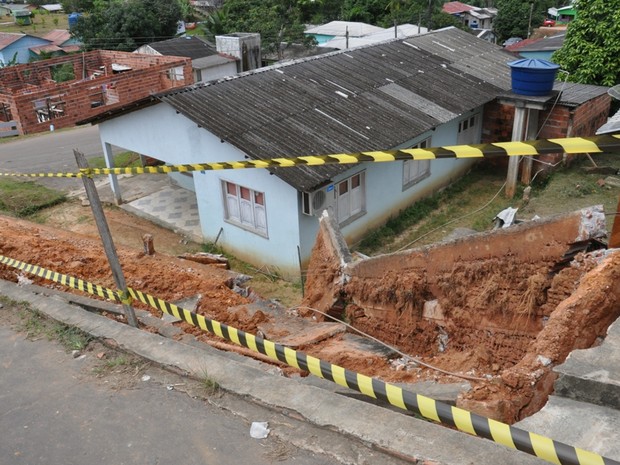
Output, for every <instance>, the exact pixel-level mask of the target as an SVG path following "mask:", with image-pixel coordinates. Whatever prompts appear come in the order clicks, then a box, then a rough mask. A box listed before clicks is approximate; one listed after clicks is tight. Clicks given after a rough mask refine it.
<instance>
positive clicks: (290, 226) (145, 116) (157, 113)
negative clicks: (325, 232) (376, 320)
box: [99, 103, 482, 277]
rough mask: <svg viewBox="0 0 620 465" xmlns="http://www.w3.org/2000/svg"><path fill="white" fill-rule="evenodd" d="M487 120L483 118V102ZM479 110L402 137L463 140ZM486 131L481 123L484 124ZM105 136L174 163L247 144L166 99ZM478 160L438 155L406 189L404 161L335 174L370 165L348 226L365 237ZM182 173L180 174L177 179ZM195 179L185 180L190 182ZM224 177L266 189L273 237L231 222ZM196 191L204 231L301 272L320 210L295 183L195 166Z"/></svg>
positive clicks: (209, 158)
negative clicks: (359, 206) (227, 139)
mask: <svg viewBox="0 0 620 465" xmlns="http://www.w3.org/2000/svg"><path fill="white" fill-rule="evenodd" d="M479 111H480V120H482V109H481V108H480V109H479ZM473 113H474V112H471V113H467V114H463V115H461V116H460V117H459V118H457V119H455V120H454V121H451V122H449V123H447V124H444V125H442V126H441V127H439V128H437V129H436V130H435V131H432V132H429V133H427V134H425V135H423V136H421V137H419V138H416V139H413V140H411V141H408V142H407V143H404V144H402V147H411V146H413V145H414V144H416V143H418V142H419V141H421V140H423V139H425V138H426V137H428V136H430V137H431V138H432V140H431V143H432V145H433V146H444V145H456V143H457V142H456V139H457V130H458V123H459V121H460V120H463V119H466V118H469V117H470V116H471V115H472V114H473ZM477 131H478V132H477V134H478V139H477V140H479V137H480V127H478V130H477ZM99 132H100V135H101V139H102V141H103V142H107V143H110V144H113V145H116V146H119V147H122V148H124V149H127V150H133V151H136V152H139V153H142V154H144V155H148V156H151V157H154V158H157V159H160V160H163V161H165V162H166V163H169V164H185V163H206V162H215V161H233V160H243V159H244V156H243V153H242V152H241V151H239V150H238V149H236V148H235V147H233V146H232V145H230V144H228V143H222V142H220V140H219V138H217V137H215V136H214V135H213V134H211V133H209V132H208V131H206V130H204V129H202V128H199V127H198V126H197V125H196V124H195V123H193V122H192V121H190V120H189V119H187V118H186V117H184V116H183V115H181V114H177V113H176V111H175V110H174V109H173V108H172V107H170V106H169V105H167V104H165V103H161V104H158V105H155V106H152V107H148V108H145V109H143V110H140V111H135V112H132V113H128V114H126V115H122V116H120V117H117V118H115V119H112V120H108V121H105V122H103V123H101V124H100V125H99ZM475 161H476V160H475V159H464V160H457V159H445V160H433V161H431V176H430V177H428V178H426V179H424V180H422V181H421V182H419V183H418V184H416V185H414V186H412V187H411V188H409V189H406V190H403V188H402V177H403V163H402V162H392V163H372V164H369V163H366V164H363V165H355V166H352V167H351V169H349V170H347V171H346V172H345V173H342V174H341V175H339V176H338V177H337V178H335V179H334V180H333V181H334V184H336V183H338V182H339V181H342V180H344V179H346V178H348V177H349V176H351V175H353V174H355V173H357V172H359V171H360V170H362V169H365V170H366V214H365V215H364V216H362V217H361V218H358V219H357V220H355V221H353V222H352V223H350V224H348V225H346V226H344V227H343V228H342V232H343V234H344V236H345V238H347V240H348V241H349V242H355V241H358V240H359V239H361V238H362V237H363V236H364V235H365V234H367V233H368V232H369V230H371V229H372V228H374V227H377V226H380V225H381V224H383V223H384V222H385V221H386V220H387V219H388V218H389V217H390V216H392V215H396V214H398V211H399V210H402V209H403V208H406V207H407V206H409V205H411V204H412V203H413V202H415V201H416V200H419V199H420V198H423V197H424V196H427V195H429V194H431V193H433V192H435V191H437V190H439V189H440V188H443V187H445V186H446V185H447V184H449V183H450V182H452V181H453V180H455V179H457V178H458V177H459V176H461V175H462V174H463V173H464V172H466V171H467V170H468V169H470V167H471V166H472V165H473V163H474V162H475ZM179 176H180V175H178V174H177V175H175V178H178V177H179ZM188 179H189V178H187V177H185V178H184V179H182V181H183V182H185V183H186V182H187V180H188ZM222 180H227V181H230V182H233V183H235V184H239V185H242V186H245V187H248V188H250V189H253V190H255V191H259V192H264V194H265V204H266V212H267V228H268V238H266V237H263V236H261V235H258V234H256V233H253V232H251V231H248V230H245V229H243V228H242V227H240V226H238V225H235V224H232V223H229V222H227V221H225V219H224V218H225V213H224V212H225V211H224V194H223V190H222V186H221V182H222ZM193 181H194V184H193V190H195V192H196V197H197V199H198V207H199V212H200V221H201V227H202V231H203V235H204V237H205V239H206V240H207V241H213V240H214V239H215V238H216V236H217V235H218V233H219V231H220V228H222V234H221V235H220V238H219V241H218V244H220V245H222V246H224V247H225V248H226V249H227V250H228V251H230V252H231V253H232V254H234V255H236V256H238V257H239V258H241V259H242V260H246V261H248V262H250V263H253V264H254V265H255V266H257V267H260V266H262V265H268V266H269V267H270V269H271V270H275V269H276V268H277V269H278V270H279V271H280V272H281V273H282V274H283V275H284V276H289V277H290V276H298V275H299V259H298V254H297V246H298V245H299V246H300V248H301V257H302V261H305V260H307V259H308V258H309V256H310V252H311V249H312V246H313V245H314V241H315V238H316V234H317V231H318V220H317V218H316V217H312V216H307V215H304V214H302V213H301V212H300V194H299V192H297V191H296V190H295V189H294V188H293V187H291V186H290V185H288V184H286V183H285V182H284V181H282V180H280V179H279V178H277V177H276V176H272V175H270V174H269V172H268V171H266V170H263V169H247V170H221V171H208V172H200V173H198V172H195V173H194V178H193Z"/></svg>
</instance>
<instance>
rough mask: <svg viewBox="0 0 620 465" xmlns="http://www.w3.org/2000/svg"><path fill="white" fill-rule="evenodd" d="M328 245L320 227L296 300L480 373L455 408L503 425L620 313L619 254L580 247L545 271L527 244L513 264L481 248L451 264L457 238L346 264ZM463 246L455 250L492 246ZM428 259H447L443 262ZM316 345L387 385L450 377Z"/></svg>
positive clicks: (534, 401)
mask: <svg viewBox="0 0 620 465" xmlns="http://www.w3.org/2000/svg"><path fill="white" fill-rule="evenodd" d="M551 227H554V226H553V225H552V226H551ZM556 227H557V226H556ZM324 229H325V228H324ZM527 234H536V232H535V231H534V232H532V231H530V232H527ZM511 240H514V238H513V239H511ZM332 241H333V235H332V236H330V234H329V233H323V236H322V237H321V236H320V237H319V239H318V240H317V243H316V244H315V247H314V249H313V254H312V263H311V265H310V268H309V270H308V281H307V286H306V296H305V299H304V305H306V306H307V307H309V308H314V309H319V310H321V311H323V312H326V313H329V314H331V315H334V316H335V315H339V316H341V317H342V316H343V317H344V318H345V319H346V320H348V321H349V322H350V323H351V324H352V325H353V326H354V327H355V328H357V329H359V330H362V331H364V332H366V333H368V334H370V335H372V336H374V337H376V338H377V339H379V340H382V341H384V342H387V343H389V344H391V345H393V346H394V347H397V348H398V349H399V350H400V351H402V352H404V353H406V354H408V355H411V356H413V357H417V358H419V359H420V360H421V361H422V362H424V363H428V364H430V365H432V366H434V367H437V368H440V369H443V370H446V371H448V372H450V373H454V374H458V375H459V376H462V375H464V376H467V377H475V378H478V379H479V381H472V382H471V384H472V389H471V390H470V391H469V392H466V393H463V394H461V396H460V397H459V399H458V400H457V405H458V406H461V407H463V408H466V409H468V410H471V411H474V412H476V413H478V414H481V415H485V416H488V417H491V418H494V419H498V420H502V421H505V422H508V423H514V422H515V421H518V420H519V419H522V418H524V417H526V416H529V415H531V414H532V413H534V412H536V411H538V410H539V409H540V408H541V407H542V406H543V405H544V404H545V402H546V400H547V397H548V395H549V393H551V392H552V388H553V382H554V380H555V375H554V373H553V372H552V368H553V366H554V365H558V364H560V363H562V362H563V361H564V360H565V359H566V357H567V355H568V354H569V353H570V352H571V351H572V350H573V349H581V348H588V347H592V346H593V345H595V344H596V343H598V342H600V340H602V338H604V336H605V334H606V331H607V327H608V326H609V325H610V324H611V323H612V322H613V321H614V320H615V319H616V318H618V316H620V250H619V249H614V250H599V251H595V252H591V253H588V254H583V253H581V254H578V255H577V256H576V257H575V258H574V259H573V261H572V262H571V263H570V265H569V266H567V267H566V268H564V269H562V270H560V271H559V272H557V273H554V272H551V270H552V268H553V265H554V264H555V261H552V260H550V257H551V256H552V254H550V253H546V252H543V250H542V247H540V246H539V248H538V249H533V250H534V253H533V254H531V256H528V255H527V253H529V252H528V251H527V249H526V255H525V259H523V256H524V255H523V254H521V255H520V257H521V259H520V260H517V258H516V255H518V254H515V255H511V254H509V253H504V254H500V255H499V256H493V253H489V254H486V251H485V252H484V253H483V254H480V255H485V256H484V258H479V259H471V258H468V259H461V258H460V256H459V255H458V254H457V255H454V251H455V250H456V251H458V250H459V249H458V245H457V246H455V247H453V248H450V247H449V246H448V247H437V248H433V249H432V250H430V249H429V250H426V251H424V250H421V251H419V252H415V251H412V252H411V253H410V254H406V253H401V254H393V255H386V256H380V257H374V258H373V259H370V260H365V261H362V262H353V263H350V264H345V263H344V262H346V257H345V259H344V260H343V258H342V257H340V256H339V255H338V253H339V252H338V251H337V250H336V249H337V247H332V245H331V243H332ZM507 241H508V242H510V240H509V239H507V238H500V239H499V240H498V242H499V243H500V244H501V243H504V244H505V243H506V242H507ZM539 243H540V242H539ZM464 244H465V245H464V246H463V247H462V248H461V249H460V251H461V252H463V253H464V254H465V255H466V253H465V252H464V251H467V250H468V251H469V252H471V250H473V249H474V248H477V249H480V250H487V249H489V248H488V246H489V244H490V245H493V243H492V240H489V242H487V243H485V244H483V245H480V243H475V242H471V243H469V242H466V243H464ZM468 244H474V245H468ZM476 244H478V245H476ZM546 245H547V246H552V244H551V242H550V241H547V244H546ZM553 247H555V246H553ZM562 247H566V248H568V245H565V246H562ZM555 248H557V249H561V250H565V249H562V248H561V247H559V246H558V247H555ZM491 249H492V247H491ZM506 249H507V247H506V246H505V247H503V250H504V251H506ZM515 249H516V247H515ZM500 250H502V249H500ZM513 250H514V249H513ZM469 252H468V253H469ZM450 253H452V254H453V256H452V258H451V259H448V257H447V255H446V254H450ZM470 255H471V254H470ZM473 255H475V253H474V254H473ZM429 256H432V257H433V258H432V259H430V258H429ZM559 256H560V257H561V256H562V254H560V255H559ZM438 257H443V258H444V259H443V260H442V259H441V258H438ZM556 260H557V258H556ZM437 261H441V262H443V263H454V265H451V267H450V266H448V267H444V268H443V269H442V267H441V265H437ZM364 262H369V263H370V264H369V265H367V266H365V265H364ZM360 264H361V267H360V266H357V268H356V265H360ZM305 314H306V315H311V314H312V312H311V311H309V310H308V311H306V312H305ZM317 351H318V352H317V353H318V355H319V356H321V357H324V358H326V359H328V360H332V361H334V362H336V363H343V364H345V363H346V366H348V367H350V368H351V369H357V370H359V371H360V372H362V373H367V372H368V371H369V370H371V371H372V372H373V374H375V375H377V376H379V377H381V378H382V379H384V380H387V381H398V382H416V381H419V380H428V379H431V380H436V381H439V382H455V381H458V379H457V378H456V377H452V376H445V375H444V374H442V373H440V372H438V371H435V370H431V369H427V368H425V367H424V366H417V367H415V366H413V367H411V366H410V367H409V369H402V370H399V371H395V370H394V369H392V370H385V369H383V366H382V365H381V362H380V361H378V360H370V359H369V360H358V361H357V362H352V361H350V360H348V355H349V354H346V353H344V354H339V353H338V347H337V346H333V345H331V344H327V345H325V347H323V348H318V349H317ZM339 360H341V361H340V362H339Z"/></svg>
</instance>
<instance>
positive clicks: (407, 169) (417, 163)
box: [403, 125, 460, 190]
mask: <svg viewBox="0 0 620 465" xmlns="http://www.w3.org/2000/svg"><path fill="white" fill-rule="evenodd" d="M459 126H460V125H459ZM429 146H430V138H428V139H424V140H423V141H421V142H420V143H418V144H416V145H414V146H413V147H411V148H418V149H425V148H428V147H429ZM430 175H431V161H430V160H405V161H404V162H403V190H405V189H409V188H410V187H411V186H413V185H414V184H417V183H419V182H420V181H421V180H422V179H424V178H427V177H429V176H430Z"/></svg>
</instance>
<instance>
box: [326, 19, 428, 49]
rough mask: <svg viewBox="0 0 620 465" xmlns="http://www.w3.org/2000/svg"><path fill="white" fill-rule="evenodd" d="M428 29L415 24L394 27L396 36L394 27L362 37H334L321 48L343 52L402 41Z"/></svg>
mask: <svg viewBox="0 0 620 465" xmlns="http://www.w3.org/2000/svg"><path fill="white" fill-rule="evenodd" d="M427 32H428V29H426V28H425V27H422V26H418V25H415V24H399V25H398V26H397V27H396V34H395V33H394V27H393V26H392V27H390V28H388V29H384V30H381V31H377V32H373V33H371V34H368V35H365V36H363V37H349V38H347V37H334V38H333V39H330V40H328V41H327V42H325V43H323V47H330V48H334V49H338V50H344V49H347V48H354V47H361V46H363V45H371V44H377V43H379V42H385V41H386V40H391V39H395V38H399V39H404V38H405V37H411V36H414V35H417V34H425V33H427Z"/></svg>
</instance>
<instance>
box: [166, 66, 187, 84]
mask: <svg viewBox="0 0 620 465" xmlns="http://www.w3.org/2000/svg"><path fill="white" fill-rule="evenodd" d="M183 78H184V76H183V67H182V66H175V67H174V68H170V69H168V79H170V80H171V81H182V80H183Z"/></svg>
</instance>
